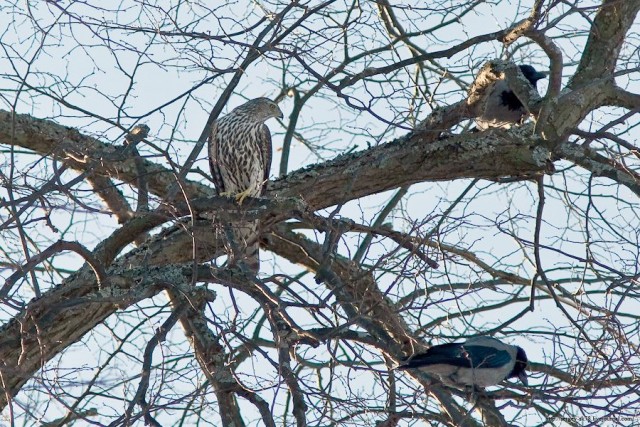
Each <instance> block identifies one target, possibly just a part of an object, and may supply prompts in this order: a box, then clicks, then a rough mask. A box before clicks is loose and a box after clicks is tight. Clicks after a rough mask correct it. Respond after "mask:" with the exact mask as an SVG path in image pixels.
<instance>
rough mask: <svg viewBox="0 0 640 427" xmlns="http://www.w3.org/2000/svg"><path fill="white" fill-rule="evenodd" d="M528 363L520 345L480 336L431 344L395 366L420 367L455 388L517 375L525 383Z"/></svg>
mask: <svg viewBox="0 0 640 427" xmlns="http://www.w3.org/2000/svg"><path fill="white" fill-rule="evenodd" d="M527 363H528V360H527V355H526V353H525V352H524V350H523V349H522V348H520V347H518V346H513V345H508V344H504V343H503V342H501V341H500V340H497V339H495V338H492V337H488V336H479V337H474V338H470V339H468V340H467V341H466V342H463V343H449V344H441V345H434V346H433V347H431V348H429V349H428V350H427V351H426V352H425V353H421V354H416V355H414V356H413V357H411V358H409V359H407V360H405V361H404V362H402V363H401V364H400V365H399V366H398V367H397V368H396V369H401V370H406V369H419V370H421V371H422V372H425V373H428V374H431V375H436V376H437V377H439V378H440V379H441V380H442V382H443V383H444V384H446V385H449V386H453V387H455V388H464V387H469V386H470V387H473V388H478V387H489V386H493V385H497V384H499V383H500V382H502V381H503V380H505V379H507V378H512V377H518V378H519V379H520V381H522V383H523V384H524V385H528V382H527V374H526V372H525V368H526V367H527Z"/></svg>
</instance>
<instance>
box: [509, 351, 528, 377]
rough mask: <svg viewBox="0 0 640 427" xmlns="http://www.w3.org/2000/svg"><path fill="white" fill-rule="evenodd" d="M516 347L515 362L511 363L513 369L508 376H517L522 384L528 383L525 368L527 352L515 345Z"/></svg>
mask: <svg viewBox="0 0 640 427" xmlns="http://www.w3.org/2000/svg"><path fill="white" fill-rule="evenodd" d="M516 348H517V349H518V351H517V353H516V363H515V365H513V369H512V370H511V372H510V373H509V378H512V377H518V379H519V380H520V381H522V384H524V385H528V381H527V373H526V371H525V369H527V364H528V363H529V360H528V359H527V353H525V352H524V350H523V349H522V348H521V347H516Z"/></svg>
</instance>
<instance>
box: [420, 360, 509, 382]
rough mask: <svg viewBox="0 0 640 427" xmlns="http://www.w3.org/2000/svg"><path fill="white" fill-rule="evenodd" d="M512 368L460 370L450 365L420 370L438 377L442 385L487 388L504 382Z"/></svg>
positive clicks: (438, 365) (433, 366) (431, 366)
mask: <svg viewBox="0 0 640 427" xmlns="http://www.w3.org/2000/svg"><path fill="white" fill-rule="evenodd" d="M512 368H513V367H512V366H509V365H507V366H503V367H501V368H492V369H483V368H474V369H472V368H461V367H456V366H451V365H444V364H436V365H429V366H424V367H422V368H420V370H422V371H423V372H427V373H430V374H433V375H436V376H438V377H439V378H440V379H441V380H442V382H443V383H445V384H449V385H454V386H461V385H462V386H474V385H475V386H477V387H489V386H493V385H497V384H499V383H500V382H502V380H504V379H505V378H506V377H507V375H508V374H509V372H511V369H512Z"/></svg>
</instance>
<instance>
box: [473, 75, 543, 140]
mask: <svg viewBox="0 0 640 427" xmlns="http://www.w3.org/2000/svg"><path fill="white" fill-rule="evenodd" d="M519 67H520V71H522V74H523V75H524V76H525V77H526V78H527V80H529V83H531V85H532V86H533V87H534V88H535V89H536V90H537V87H536V83H537V82H538V80H541V79H544V78H546V77H547V75H548V73H546V72H540V71H536V69H535V68H533V67H532V66H531V65H520V66H519ZM488 90H489V91H490V92H489V95H488V96H487V100H486V102H485V105H484V109H483V111H482V114H481V115H480V116H478V117H476V126H477V127H478V129H479V130H487V129H489V128H500V129H509V128H511V126H512V125H514V124H520V123H522V122H523V121H524V119H525V118H526V116H527V114H528V113H527V109H526V108H525V107H524V105H522V102H520V100H519V99H518V97H517V96H516V94H515V93H513V91H512V90H511V88H509V85H508V84H507V82H506V80H504V79H502V80H498V81H497V82H495V83H494V84H493V87H491V88H489V89H488Z"/></svg>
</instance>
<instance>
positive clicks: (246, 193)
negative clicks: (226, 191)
mask: <svg viewBox="0 0 640 427" xmlns="http://www.w3.org/2000/svg"><path fill="white" fill-rule="evenodd" d="M250 195H251V189H249V188H247V189H246V190H244V191H243V192H242V193H238V194H236V195H235V198H236V202H238V204H239V205H242V202H244V199H246V198H247V197H249V196H250Z"/></svg>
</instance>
